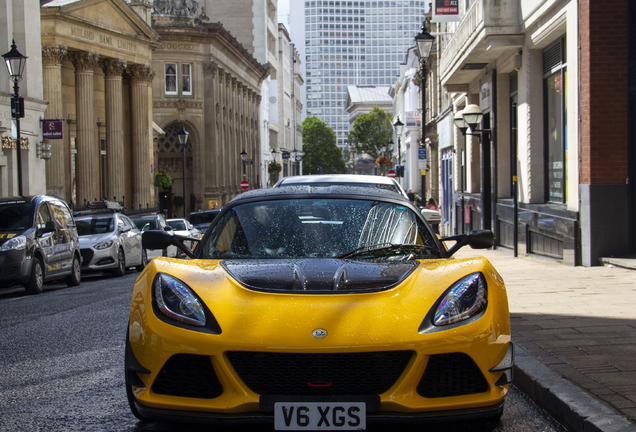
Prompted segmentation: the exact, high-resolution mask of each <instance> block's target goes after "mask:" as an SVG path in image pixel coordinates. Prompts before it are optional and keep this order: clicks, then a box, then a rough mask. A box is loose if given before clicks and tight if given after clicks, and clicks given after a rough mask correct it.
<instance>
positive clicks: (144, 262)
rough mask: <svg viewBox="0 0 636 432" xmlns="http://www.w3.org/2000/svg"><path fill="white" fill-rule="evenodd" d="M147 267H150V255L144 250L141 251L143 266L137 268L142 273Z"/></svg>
mask: <svg viewBox="0 0 636 432" xmlns="http://www.w3.org/2000/svg"><path fill="white" fill-rule="evenodd" d="M147 265H148V253H146V249H143V250H142V251H141V264H139V265H138V266H137V267H135V268H136V269H137V271H138V272H142V271H143V270H144V268H146V266H147Z"/></svg>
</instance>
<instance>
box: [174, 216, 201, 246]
mask: <svg viewBox="0 0 636 432" xmlns="http://www.w3.org/2000/svg"><path fill="white" fill-rule="evenodd" d="M166 223H167V224H168V226H171V227H172V232H173V233H175V235H180V236H186V237H194V238H199V237H201V231H199V230H198V229H197V228H195V226H194V225H192V224H191V223H190V222H189V221H188V220H187V219H180V218H176V219H166ZM194 243H195V242H185V244H186V246H188V247H189V248H190V249H192V247H193V246H194ZM177 254H178V255H181V253H179V252H177Z"/></svg>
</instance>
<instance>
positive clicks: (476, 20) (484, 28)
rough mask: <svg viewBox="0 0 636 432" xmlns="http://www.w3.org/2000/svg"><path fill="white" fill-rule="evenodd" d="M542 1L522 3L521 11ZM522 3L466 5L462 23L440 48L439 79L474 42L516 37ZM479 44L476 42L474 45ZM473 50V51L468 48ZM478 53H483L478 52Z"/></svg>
mask: <svg viewBox="0 0 636 432" xmlns="http://www.w3.org/2000/svg"><path fill="white" fill-rule="evenodd" d="M524 1H525V0H524ZM545 1H546V0H535V1H534V3H532V5H528V4H525V3H524V7H526V9H528V11H526V12H531V11H529V10H530V9H532V10H535V9H536V8H537V7H538V6H539V5H541V4H543V3H545ZM521 3H522V0H513V1H509V2H502V1H500V0H475V1H473V3H472V4H471V5H470V7H469V8H468V10H467V11H466V13H465V14H464V16H463V18H462V20H461V21H460V22H459V23H457V27H456V30H455V33H454V34H453V35H452V36H451V40H450V41H448V44H447V45H446V46H445V47H444V50H443V51H442V55H441V57H440V69H441V74H442V76H444V75H446V74H448V73H449V72H450V71H451V70H452V69H453V68H454V67H455V65H456V63H457V62H458V61H459V59H460V58H463V57H464V54H468V55H470V54H471V53H467V50H468V49H469V48H470V47H474V46H476V45H475V42H476V39H477V38H480V39H482V40H483V39H487V38H491V37H492V38H501V37H504V38H505V37H508V36H512V35H519V34H520V32H521V31H522V30H521V27H522V26H521V21H522V18H521ZM477 42H480V41H477ZM470 49H473V48H470ZM478 49H484V48H483V46H482V48H478Z"/></svg>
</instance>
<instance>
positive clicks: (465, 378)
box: [417, 353, 488, 398]
mask: <svg viewBox="0 0 636 432" xmlns="http://www.w3.org/2000/svg"><path fill="white" fill-rule="evenodd" d="M487 390H488V382H487V381H486V378H484V376H483V375H482V373H481V371H480V370H479V367H478V366H477V365H476V364H475V362H474V361H473V359H472V358H470V356H468V355H467V354H463V353H452V354H436V355H432V356H430V357H429V359H428V364H427V365H426V370H425V371H424V376H422V380H421V381H420V383H419V384H418V386H417V393H418V394H419V395H420V396H424V397H426V398H439V397H448V396H462V395H469V394H475V393H483V392H485V391H487Z"/></svg>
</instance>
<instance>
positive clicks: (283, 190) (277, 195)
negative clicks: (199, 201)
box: [230, 185, 410, 205]
mask: <svg viewBox="0 0 636 432" xmlns="http://www.w3.org/2000/svg"><path fill="white" fill-rule="evenodd" d="M317 197H325V198H350V199H367V200H368V199H379V200H399V201H402V202H404V203H405V204H408V203H410V202H409V200H408V199H407V198H406V197H404V195H402V194H400V193H397V192H394V191H391V190H387V189H369V188H368V187H358V186H349V185H329V186H322V185H319V186H312V185H300V186H286V187H277V188H269V189H253V190H250V191H247V192H243V193H242V194H240V195H238V196H236V197H235V198H234V199H232V201H230V203H231V204H232V205H234V204H238V203H241V202H243V201H245V202H247V201H258V200H261V201H265V200H280V199H285V198H294V199H302V198H317Z"/></svg>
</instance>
